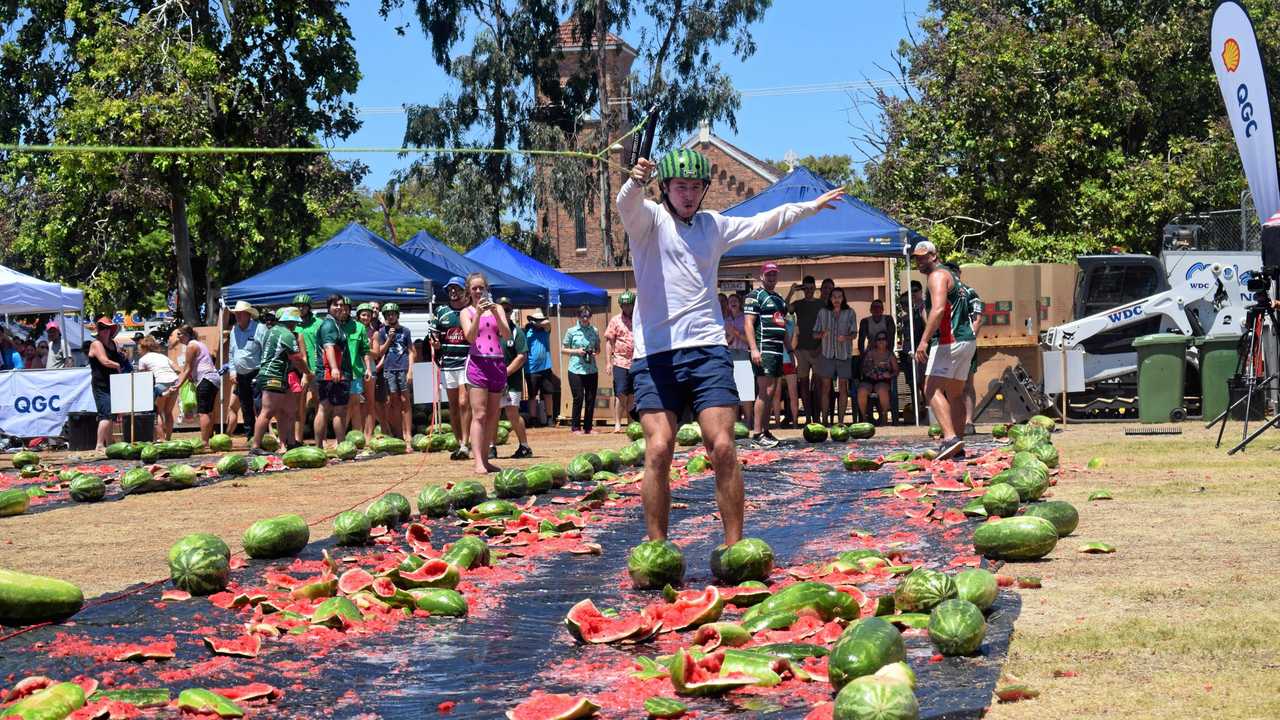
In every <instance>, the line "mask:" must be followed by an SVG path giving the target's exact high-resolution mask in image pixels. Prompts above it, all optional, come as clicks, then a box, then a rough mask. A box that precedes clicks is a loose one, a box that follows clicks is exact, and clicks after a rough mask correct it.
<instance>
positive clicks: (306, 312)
mask: <svg viewBox="0 0 1280 720" xmlns="http://www.w3.org/2000/svg"><path fill="white" fill-rule="evenodd" d="M293 306H294V307H296V308H297V309H298V317H299V318H301V319H300V320H299V321H298V329H297V334H298V336H299V337H301V338H302V350H303V353H304V355H305V357H304V358H303V360H305V361H306V363H307V368H309V369H310V371H311V372H309V373H308V374H307V377H309V378H310V379H309V380H308V381H307V382H306V383H304V384H303V386H302V392H300V393H298V394H297V395H298V399H297V403H298V406H297V410H296V411H295V412H294V415H293V436H294V437H295V438H297V439H298V442H302V424H303V423H304V422H306V420H307V408H309V407H311V405H312V404H314V403H315V402H316V400H317V399H318V397H317V395H316V392H317V390H318V388H317V387H316V376H317V375H318V373H319V372H320V353H319V352H318V351H317V348H316V333H317V332H319V330H320V318H318V317H316V315H315V313H313V312H311V296H310V295H308V294H306V293H298V294H297V295H294V296H293ZM283 432H284V431H283V430H282V431H281V433H283Z"/></svg>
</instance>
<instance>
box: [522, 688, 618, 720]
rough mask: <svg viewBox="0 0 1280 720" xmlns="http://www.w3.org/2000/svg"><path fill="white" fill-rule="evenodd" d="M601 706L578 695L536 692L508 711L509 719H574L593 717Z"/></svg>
mask: <svg viewBox="0 0 1280 720" xmlns="http://www.w3.org/2000/svg"><path fill="white" fill-rule="evenodd" d="M599 709H600V706H599V705H596V704H595V703H593V702H591V701H590V700H588V699H587V698H584V697H578V696H576V695H553V694H546V693H539V692H535V693H534V694H533V695H532V696H531V697H530V698H529V699H528V700H525V701H524V702H522V703H520V704H519V705H517V706H516V707H515V709H514V710H508V711H507V718H508V720H574V719H575V718H585V717H591V716H592V715H594V714H595V712H596V710H599Z"/></svg>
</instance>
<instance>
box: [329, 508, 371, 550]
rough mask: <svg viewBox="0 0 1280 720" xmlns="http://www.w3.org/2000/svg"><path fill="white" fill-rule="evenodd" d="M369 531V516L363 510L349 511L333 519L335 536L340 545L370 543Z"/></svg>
mask: <svg viewBox="0 0 1280 720" xmlns="http://www.w3.org/2000/svg"><path fill="white" fill-rule="evenodd" d="M369 529H370V525H369V516H368V515H366V514H364V512H363V511H361V510H347V511H346V512H343V513H339V514H338V517H336V518H334V519H333V536H334V537H335V538H337V540H338V544H339V545H364V544H366V543H368V542H369Z"/></svg>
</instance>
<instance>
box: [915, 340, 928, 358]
mask: <svg viewBox="0 0 1280 720" xmlns="http://www.w3.org/2000/svg"><path fill="white" fill-rule="evenodd" d="M916 362H929V346H928V345H927V344H925V343H920V346H919V347H917V348H916Z"/></svg>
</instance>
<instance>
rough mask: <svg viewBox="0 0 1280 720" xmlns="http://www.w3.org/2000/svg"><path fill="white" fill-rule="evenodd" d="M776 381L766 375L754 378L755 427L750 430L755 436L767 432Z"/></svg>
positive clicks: (776, 379)
mask: <svg viewBox="0 0 1280 720" xmlns="http://www.w3.org/2000/svg"><path fill="white" fill-rule="evenodd" d="M777 381H778V378H775V377H769V376H768V375H761V376H760V377H758V378H756V426H755V427H754V428H752V430H753V431H754V432H755V433H756V434H757V435H758V434H760V433H763V432H768V430H769V406H770V405H771V404H772V403H773V386H774V383H776V382H777ZM713 462H714V461H713Z"/></svg>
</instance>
